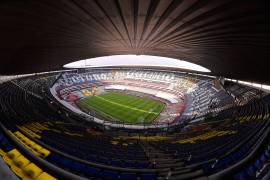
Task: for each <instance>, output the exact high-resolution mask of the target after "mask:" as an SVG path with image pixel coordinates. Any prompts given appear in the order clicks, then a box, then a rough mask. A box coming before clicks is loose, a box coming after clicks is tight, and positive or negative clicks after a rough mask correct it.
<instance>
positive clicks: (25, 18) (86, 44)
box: [0, 0, 270, 84]
mask: <svg viewBox="0 0 270 180" xmlns="http://www.w3.org/2000/svg"><path fill="white" fill-rule="evenodd" d="M269 9H270V6H269V1H254V0H108V1H106V0H89V1H86V0H65V1H46V0H39V1H31V0H14V1H10V0H6V1H1V3H0V26H1V28H0V39H1V45H0V59H1V60H0V61H1V64H0V74H20V73H31V72H41V71H49V70H58V69H61V68H62V66H63V65H64V64H67V63H69V62H72V61H76V60H81V59H87V58H93V57H99V56H106V55H118V54H145V55H155V56H165V57H171V58H176V59H183V60H187V61H190V62H193V63H196V64H199V65H202V66H203V67H206V68H208V69H211V71H212V73H211V74H212V75H220V76H225V77H228V78H235V79H242V80H248V81H257V82H264V83H268V84H270V79H269V66H267V62H268V61H269V59H270V37H269V36H270V23H269V22H270V11H269Z"/></svg>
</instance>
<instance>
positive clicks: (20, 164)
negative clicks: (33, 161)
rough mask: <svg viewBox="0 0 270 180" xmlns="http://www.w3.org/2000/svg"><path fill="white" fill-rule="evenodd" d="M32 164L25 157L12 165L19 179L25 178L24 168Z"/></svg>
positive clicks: (16, 160)
mask: <svg viewBox="0 0 270 180" xmlns="http://www.w3.org/2000/svg"><path fill="white" fill-rule="evenodd" d="M28 164H30V161H29V160H28V159H26V158H25V157H24V156H23V155H21V156H19V157H18V158H16V159H15V160H14V161H13V163H12V164H11V166H10V167H11V170H12V171H13V172H14V173H15V174H16V175H17V176H19V177H23V170H22V168H23V167H25V166H27V165H28Z"/></svg>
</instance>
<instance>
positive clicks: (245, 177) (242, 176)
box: [233, 170, 250, 180]
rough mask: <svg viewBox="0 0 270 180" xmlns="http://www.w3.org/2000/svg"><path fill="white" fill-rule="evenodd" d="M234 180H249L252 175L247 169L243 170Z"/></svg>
mask: <svg viewBox="0 0 270 180" xmlns="http://www.w3.org/2000/svg"><path fill="white" fill-rule="evenodd" d="M233 178H234V180H248V179H250V176H249V175H248V173H247V171H246V170H244V171H241V172H240V173H238V174H236V175H235V176H234V177H233Z"/></svg>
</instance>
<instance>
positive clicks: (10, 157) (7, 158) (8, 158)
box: [3, 149, 21, 165]
mask: <svg viewBox="0 0 270 180" xmlns="http://www.w3.org/2000/svg"><path fill="white" fill-rule="evenodd" d="M20 155H21V153H20V152H19V151H18V150H17V149H12V150H11V151H9V152H8V153H6V154H5V155H4V156H3V160H4V161H5V162H6V163H7V164H8V165H10V164H11V163H12V161H13V160H14V159H16V158H17V157H18V156H20Z"/></svg>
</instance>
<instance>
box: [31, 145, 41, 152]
mask: <svg viewBox="0 0 270 180" xmlns="http://www.w3.org/2000/svg"><path fill="white" fill-rule="evenodd" d="M32 149H33V150H34V151H36V152H39V150H41V149H42V147H41V146H40V145H38V144H34V145H33V146H32Z"/></svg>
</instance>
